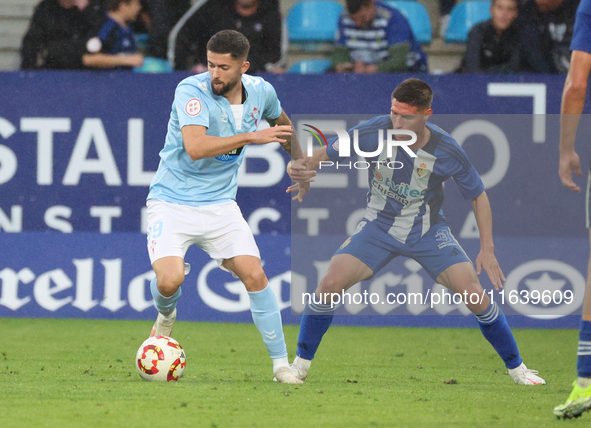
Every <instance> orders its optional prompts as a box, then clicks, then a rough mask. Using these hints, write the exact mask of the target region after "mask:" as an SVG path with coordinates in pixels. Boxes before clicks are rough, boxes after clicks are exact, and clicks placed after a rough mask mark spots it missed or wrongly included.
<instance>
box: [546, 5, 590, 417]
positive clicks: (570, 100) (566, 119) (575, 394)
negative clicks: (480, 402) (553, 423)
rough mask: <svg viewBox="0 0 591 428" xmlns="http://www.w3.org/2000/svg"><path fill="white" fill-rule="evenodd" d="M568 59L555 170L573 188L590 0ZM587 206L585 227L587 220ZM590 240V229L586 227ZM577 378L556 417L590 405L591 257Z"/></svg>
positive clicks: (575, 188) (582, 9)
mask: <svg viewBox="0 0 591 428" xmlns="http://www.w3.org/2000/svg"><path fill="white" fill-rule="evenodd" d="M570 48H571V51H572V52H571V59H570V67H569V69H568V75H567V76H566V82H565V83H564V91H563V93H562V105H561V108H560V113H561V116H560V162H559V167H558V174H559V176H560V179H561V181H562V184H563V185H564V186H565V187H566V188H567V189H569V190H572V191H573V192H580V191H581V189H580V187H579V186H577V185H576V184H575V182H574V181H573V172H574V173H576V174H577V175H581V161H580V159H579V155H577V153H576V152H575V137H576V135H577V128H578V126H579V119H580V117H581V113H583V106H584V105H585V97H586V96H587V81H588V80H589V75H590V74H591V0H581V3H580V4H579V8H578V9H577V16H576V18H575V30H574V33H573V38H572V40H571V45H570ZM590 194H591V171H589V178H588V179H587V204H589V201H591V198H590V197H589V195H590ZM589 208H590V207H589V206H587V214H586V217H587V228H589V227H590V222H589V212H590V211H589ZM589 240H590V241H591V229H590V230H589ZM577 374H578V376H577V380H575V381H574V382H573V390H572V392H571V394H570V396H569V397H568V399H567V400H566V403H564V404H562V405H560V406H557V407H555V408H554V414H555V415H556V416H557V417H558V418H559V419H560V418H564V419H570V418H578V417H579V416H581V415H582V414H583V412H585V411H589V409H591V258H590V259H589V269H588V271H587V286H586V288H585V297H584V298H583V318H582V319H581V326H580V329H579V348H578V351H577Z"/></svg>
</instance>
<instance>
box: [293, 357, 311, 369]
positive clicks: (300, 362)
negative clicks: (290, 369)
mask: <svg viewBox="0 0 591 428" xmlns="http://www.w3.org/2000/svg"><path fill="white" fill-rule="evenodd" d="M293 364H294V365H295V366H298V367H300V368H302V369H304V370H305V371H306V372H307V371H308V370H310V366H311V365H312V361H310V360H308V359H306V358H302V357H299V356H296V357H295V358H294V360H293Z"/></svg>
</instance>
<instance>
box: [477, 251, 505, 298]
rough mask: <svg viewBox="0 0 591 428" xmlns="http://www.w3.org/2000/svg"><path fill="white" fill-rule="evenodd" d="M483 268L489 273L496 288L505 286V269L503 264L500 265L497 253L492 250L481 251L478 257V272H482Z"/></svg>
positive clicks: (478, 273)
mask: <svg viewBox="0 0 591 428" xmlns="http://www.w3.org/2000/svg"><path fill="white" fill-rule="evenodd" d="M482 268H484V270H485V271H486V273H487V274H488V278H489V279H490V282H492V285H493V286H494V287H495V290H497V291H498V290H500V289H501V288H503V282H506V281H507V279H506V278H505V275H503V270H502V269H501V266H499V262H498V261H497V258H496V257H495V254H494V253H493V252H490V251H482V250H481V251H480V253H479V254H478V257H476V274H477V275H480V273H481V272H482Z"/></svg>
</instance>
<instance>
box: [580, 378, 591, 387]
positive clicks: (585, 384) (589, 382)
mask: <svg viewBox="0 0 591 428" xmlns="http://www.w3.org/2000/svg"><path fill="white" fill-rule="evenodd" d="M577 385H579V387H580V388H583V389H585V388H588V387H589V385H591V377H579V378H577Z"/></svg>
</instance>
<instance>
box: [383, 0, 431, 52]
mask: <svg viewBox="0 0 591 428" xmlns="http://www.w3.org/2000/svg"><path fill="white" fill-rule="evenodd" d="M386 4H387V5H388V6H392V7H393V8H395V9H398V10H399V11H400V13H402V14H403V15H404V17H405V18H406V19H407V20H408V23H409V24H410V28H411V29H412V33H413V34H414V36H415V38H416V39H417V40H418V41H419V42H420V43H431V38H432V33H431V20H430V19H429V14H428V13H427V9H426V8H425V6H423V5H422V4H421V3H419V2H417V1H408V0H397V1H392V0H389V1H386Z"/></svg>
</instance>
